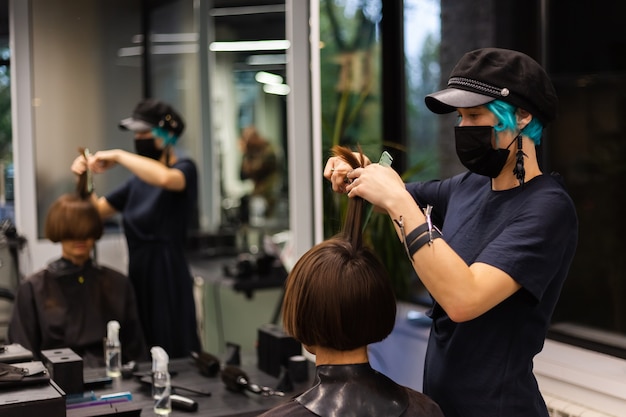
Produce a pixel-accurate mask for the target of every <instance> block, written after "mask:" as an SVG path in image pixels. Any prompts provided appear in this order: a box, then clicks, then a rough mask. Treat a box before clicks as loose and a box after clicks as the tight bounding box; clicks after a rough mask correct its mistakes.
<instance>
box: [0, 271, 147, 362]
mask: <svg viewBox="0 0 626 417" xmlns="http://www.w3.org/2000/svg"><path fill="white" fill-rule="evenodd" d="M109 320H117V321H118V322H119V323H120V340H121V344H122V360H123V362H125V363H126V362H128V361H130V360H146V359H148V358H149V357H148V356H147V349H146V346H145V344H144V339H143V335H142V333H141V325H140V323H139V316H138V314H137V308H136V301H135V293H134V291H133V287H132V285H131V284H130V281H129V280H128V278H127V277H125V276H124V275H122V274H121V273H119V272H117V271H115V270H113V269H110V268H107V267H104V266H96V265H94V264H93V263H92V262H91V261H88V262H87V263H86V264H85V265H84V266H83V267H82V268H81V267H78V266H76V265H74V264H72V263H71V262H70V261H68V260H66V259H59V260H56V261H54V262H52V263H50V264H49V265H48V266H47V267H46V268H45V269H42V270H41V271H39V272H37V273H35V274H33V275H32V276H30V277H28V278H27V279H26V280H24V281H23V282H22V283H21V284H20V286H19V288H18V291H17V296H16V299H15V304H14V307H13V313H12V316H11V321H10V323H9V329H8V339H9V342H11V343H19V344H21V345H22V346H24V347H25V348H27V349H29V350H30V351H32V352H33V355H34V356H35V357H36V358H38V359H40V356H39V353H40V351H41V350H46V349H58V348H70V349H72V350H73V351H74V352H75V353H76V354H78V355H80V356H81V357H82V358H83V365H84V366H85V367H100V366H104V349H103V339H104V338H105V336H106V331H107V323H108V322H109Z"/></svg>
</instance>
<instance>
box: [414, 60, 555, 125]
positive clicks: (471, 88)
mask: <svg viewBox="0 0 626 417" xmlns="http://www.w3.org/2000/svg"><path fill="white" fill-rule="evenodd" d="M495 99H498V100H502V101H505V102H507V103H510V104H512V105H514V106H516V107H520V108H522V109H524V110H526V111H528V112H529V113H530V114H532V115H533V116H535V117H537V118H538V119H539V121H541V123H542V124H543V125H544V126H545V125H547V124H548V123H549V122H551V121H552V120H554V118H555V117H556V113H557V105H558V99H557V96H556V92H555V90H554V86H553V85H552V82H551V81H550V78H549V77H548V74H546V72H545V70H544V69H543V68H542V67H541V65H539V64H538V63H537V62H536V61H535V60H534V59H532V58H531V57H529V56H528V55H525V54H523V53H521V52H518V51H513V50H509V49H500V48H483V49H476V50H474V51H471V52H468V53H466V54H465V55H463V57H462V58H461V59H460V60H459V62H458V63H457V64H456V66H455V67H454V69H453V70H452V72H451V74H450V79H449V80H448V88H446V89H445V90H441V91H437V92H436V93H432V94H429V95H427V96H426V98H425V102H426V106H427V107H428V108H429V109H430V110H431V111H432V112H434V113H438V114H444V113H451V112H453V111H455V110H456V109H457V108H467V107H475V106H480V105H482V104H487V103H489V102H490V101H493V100H495Z"/></svg>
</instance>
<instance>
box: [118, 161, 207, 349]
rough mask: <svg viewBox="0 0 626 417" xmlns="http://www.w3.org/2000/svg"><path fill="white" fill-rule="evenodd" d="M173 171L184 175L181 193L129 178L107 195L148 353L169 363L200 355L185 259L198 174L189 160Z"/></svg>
mask: <svg viewBox="0 0 626 417" xmlns="http://www.w3.org/2000/svg"><path fill="white" fill-rule="evenodd" d="M173 168H176V169H179V170H180V171H181V172H182V173H183V174H184V175H185V181H186V187H185V190H183V191H168V190H165V189H163V188H160V187H155V186H152V185H149V184H147V183H145V182H144V181H142V180H140V179H139V178H138V177H136V176H132V177H131V178H130V179H129V180H128V181H127V182H126V183H124V184H122V185H121V186H120V187H119V188H117V189H116V190H114V191H113V192H111V193H110V194H108V195H106V199H107V201H108V202H109V204H111V205H112V206H113V207H114V208H115V209H116V210H118V211H119V212H121V213H122V219H123V225H124V234H125V236H126V241H127V243H128V261H129V263H128V277H129V278H130V280H131V282H132V283H133V286H134V288H135V293H136V294H137V304H138V307H139V317H140V318H141V322H142V326H143V329H144V335H145V337H146V343H147V344H148V347H152V346H160V347H162V348H163V349H164V350H165V351H166V352H167V354H168V356H169V357H170V358H179V357H188V356H189V354H190V352H192V351H196V352H197V351H199V350H200V339H199V337H198V329H197V325H196V310H195V304H194V298H193V278H192V276H191V272H190V268H189V266H188V263H187V260H186V256H185V245H186V233H187V229H188V221H189V219H190V215H191V213H193V208H194V207H195V204H196V202H197V171H196V166H195V164H194V163H193V161H191V160H190V159H180V160H178V161H177V162H176V163H175V164H174V165H173Z"/></svg>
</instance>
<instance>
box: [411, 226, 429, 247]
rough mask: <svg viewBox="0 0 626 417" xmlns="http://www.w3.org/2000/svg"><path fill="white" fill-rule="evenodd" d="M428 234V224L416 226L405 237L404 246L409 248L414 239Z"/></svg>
mask: <svg viewBox="0 0 626 417" xmlns="http://www.w3.org/2000/svg"><path fill="white" fill-rule="evenodd" d="M426 232H428V223H424V224H422V225H421V226H417V227H416V228H415V229H413V230H412V231H411V233H409V234H408V235H406V245H407V246H409V245H411V243H413V241H414V240H415V239H417V238H418V237H420V236H421V235H422V234H423V233H426Z"/></svg>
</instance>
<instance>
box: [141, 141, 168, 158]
mask: <svg viewBox="0 0 626 417" xmlns="http://www.w3.org/2000/svg"><path fill="white" fill-rule="evenodd" d="M135 152H137V155H141V156H145V157H147V158H152V159H156V160H157V161H158V160H159V159H161V155H163V149H159V148H157V146H156V144H155V141H154V138H149V139H135Z"/></svg>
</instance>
